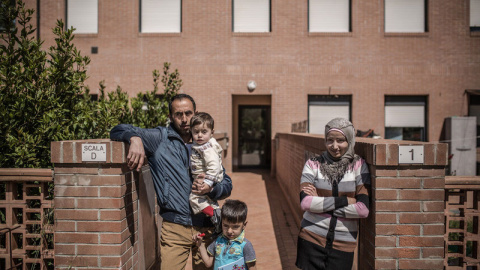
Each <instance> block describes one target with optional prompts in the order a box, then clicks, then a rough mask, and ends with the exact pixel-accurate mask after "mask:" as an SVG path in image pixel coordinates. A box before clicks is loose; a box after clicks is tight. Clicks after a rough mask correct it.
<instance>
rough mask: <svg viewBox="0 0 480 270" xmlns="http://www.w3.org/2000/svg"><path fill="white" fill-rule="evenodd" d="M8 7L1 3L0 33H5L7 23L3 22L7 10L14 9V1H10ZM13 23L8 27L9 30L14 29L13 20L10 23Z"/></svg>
mask: <svg viewBox="0 0 480 270" xmlns="http://www.w3.org/2000/svg"><path fill="white" fill-rule="evenodd" d="M9 3H10V5H4V2H3V1H2V2H1V6H0V16H1V17H0V18H1V19H0V33H3V32H6V31H7V25H6V24H7V23H8V22H7V21H4V19H5V18H6V16H7V14H8V9H9V8H13V7H15V0H10V2H9ZM11 22H13V25H10V28H11V30H13V29H14V28H15V20H13V21H11Z"/></svg>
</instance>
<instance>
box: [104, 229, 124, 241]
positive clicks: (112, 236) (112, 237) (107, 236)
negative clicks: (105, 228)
mask: <svg viewBox="0 0 480 270" xmlns="http://www.w3.org/2000/svg"><path fill="white" fill-rule="evenodd" d="M125 232H127V233H128V230H125ZM122 234H123V233H102V234H100V244H121V243H122V242H123V241H124V239H122ZM128 235H130V233H128Z"/></svg>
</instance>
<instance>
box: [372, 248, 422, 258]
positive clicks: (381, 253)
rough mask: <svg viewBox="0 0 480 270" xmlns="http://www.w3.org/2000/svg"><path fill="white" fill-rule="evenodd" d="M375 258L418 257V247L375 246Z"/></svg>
mask: <svg viewBox="0 0 480 270" xmlns="http://www.w3.org/2000/svg"><path fill="white" fill-rule="evenodd" d="M375 258H377V259H396V258H403V259H405V258H411V259H417V258H420V248H376V249H375Z"/></svg>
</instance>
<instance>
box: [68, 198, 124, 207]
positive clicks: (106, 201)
mask: <svg viewBox="0 0 480 270" xmlns="http://www.w3.org/2000/svg"><path fill="white" fill-rule="evenodd" d="M124 203H125V202H124V200H123V199H121V198H101V199H94V198H89V199H83V198H79V199H77V208H78V209H106V208H113V209H119V208H122V207H124Z"/></svg>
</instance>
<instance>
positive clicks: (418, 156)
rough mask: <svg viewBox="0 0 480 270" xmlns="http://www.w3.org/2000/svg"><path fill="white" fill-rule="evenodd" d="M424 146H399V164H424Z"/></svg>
mask: <svg viewBox="0 0 480 270" xmlns="http://www.w3.org/2000/svg"><path fill="white" fill-rule="evenodd" d="M423 148H424V147H423V145H399V146H398V163H399V164H423V163H424V156H423Z"/></svg>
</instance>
